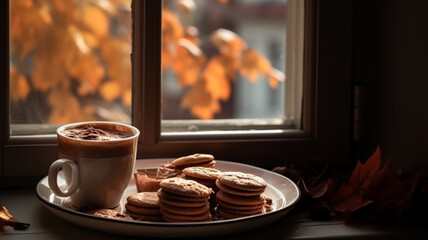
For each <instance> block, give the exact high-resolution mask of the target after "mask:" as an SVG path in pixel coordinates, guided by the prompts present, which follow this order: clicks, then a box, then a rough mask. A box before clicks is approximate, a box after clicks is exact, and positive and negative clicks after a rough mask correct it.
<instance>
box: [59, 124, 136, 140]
mask: <svg viewBox="0 0 428 240" xmlns="http://www.w3.org/2000/svg"><path fill="white" fill-rule="evenodd" d="M62 134H63V135H64V136H66V137H70V138H76V139H81V140H98V141H110V140H118V139H123V138H128V137H131V136H132V135H133V134H132V133H130V132H119V131H112V130H107V129H101V128H97V127H94V126H92V125H88V126H83V127H79V128H69V129H64V130H63V131H62Z"/></svg>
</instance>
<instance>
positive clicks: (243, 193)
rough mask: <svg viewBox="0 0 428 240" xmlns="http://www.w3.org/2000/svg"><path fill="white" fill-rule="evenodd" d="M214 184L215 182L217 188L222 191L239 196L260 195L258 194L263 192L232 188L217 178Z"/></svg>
mask: <svg viewBox="0 0 428 240" xmlns="http://www.w3.org/2000/svg"><path fill="white" fill-rule="evenodd" d="M215 184H216V187H217V188H218V189H220V190H222V191H223V192H226V193H230V194H234V195H239V196H256V195H260V194H262V193H264V190H259V191H247V190H242V189H239V188H232V187H229V186H227V185H225V184H223V183H221V182H220V181H219V180H217V181H216V182H215Z"/></svg>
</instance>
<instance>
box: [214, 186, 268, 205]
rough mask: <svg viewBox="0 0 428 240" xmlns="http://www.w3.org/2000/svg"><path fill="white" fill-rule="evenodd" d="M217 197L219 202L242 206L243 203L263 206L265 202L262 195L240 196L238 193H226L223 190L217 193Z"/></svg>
mask: <svg viewBox="0 0 428 240" xmlns="http://www.w3.org/2000/svg"><path fill="white" fill-rule="evenodd" d="M216 199H217V201H218V202H225V203H229V204H232V205H240V206H242V205H244V206H245V205H247V206H254V205H260V206H263V203H264V198H263V197H261V196H238V195H233V194H229V193H225V192H223V191H221V190H220V191H218V192H217V193H216Z"/></svg>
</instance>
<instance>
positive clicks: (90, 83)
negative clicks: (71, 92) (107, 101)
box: [69, 54, 105, 96]
mask: <svg viewBox="0 0 428 240" xmlns="http://www.w3.org/2000/svg"><path fill="white" fill-rule="evenodd" d="M69 71H70V75H71V76H72V77H74V78H75V79H76V80H77V81H78V82H79V89H78V94H79V95H81V96H85V95H87V94H90V93H91V94H92V93H95V92H96V90H97V88H98V86H99V85H100V83H101V81H102V78H103V77H104V75H105V72H104V68H103V67H102V65H101V63H100V62H99V60H98V58H97V57H96V56H94V55H92V54H91V55H85V56H82V57H81V58H79V59H78V60H77V61H75V64H74V65H73V66H71V67H70V70H69Z"/></svg>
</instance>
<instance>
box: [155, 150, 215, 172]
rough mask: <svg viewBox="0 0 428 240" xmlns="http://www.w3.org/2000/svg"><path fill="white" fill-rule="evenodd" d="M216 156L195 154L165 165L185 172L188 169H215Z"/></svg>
mask: <svg viewBox="0 0 428 240" xmlns="http://www.w3.org/2000/svg"><path fill="white" fill-rule="evenodd" d="M215 163H216V162H215V160H214V156H213V155H211V154H203V153H195V154H192V155H188V156H183V157H179V158H177V159H175V160H173V161H172V162H170V163H168V164H165V165H163V167H166V168H173V169H177V170H183V169H184V168H186V167H193V166H199V167H209V168H211V167H214V166H215Z"/></svg>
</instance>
